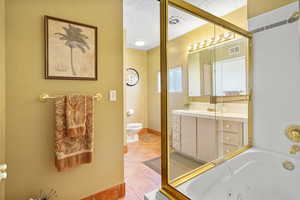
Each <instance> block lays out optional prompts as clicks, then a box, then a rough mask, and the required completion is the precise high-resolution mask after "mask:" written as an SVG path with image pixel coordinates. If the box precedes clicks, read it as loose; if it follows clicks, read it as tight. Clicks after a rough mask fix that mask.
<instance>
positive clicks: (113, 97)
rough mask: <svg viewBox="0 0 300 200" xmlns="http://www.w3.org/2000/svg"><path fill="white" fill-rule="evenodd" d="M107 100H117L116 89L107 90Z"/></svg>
mask: <svg viewBox="0 0 300 200" xmlns="http://www.w3.org/2000/svg"><path fill="white" fill-rule="evenodd" d="M109 100H110V101H117V91H116V90H110V91H109Z"/></svg>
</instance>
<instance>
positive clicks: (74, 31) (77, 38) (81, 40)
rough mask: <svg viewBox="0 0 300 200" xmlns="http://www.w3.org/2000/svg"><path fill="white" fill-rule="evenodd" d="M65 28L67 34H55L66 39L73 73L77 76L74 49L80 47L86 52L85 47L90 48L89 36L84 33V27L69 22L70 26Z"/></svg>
mask: <svg viewBox="0 0 300 200" xmlns="http://www.w3.org/2000/svg"><path fill="white" fill-rule="evenodd" d="M63 29H64V31H65V34H63V33H55V35H59V36H60V38H59V39H60V40H63V41H65V45H66V46H67V47H69V48H70V53H71V59H70V64H71V69H72V74H73V75H74V76H76V75H77V73H76V70H75V67H74V61H73V49H75V48H78V49H80V50H81V52H82V53H86V50H85V49H90V47H89V45H88V44H87V42H86V39H88V37H87V36H86V35H84V34H82V29H80V28H77V27H75V26H72V25H71V24H69V25H68V27H63Z"/></svg>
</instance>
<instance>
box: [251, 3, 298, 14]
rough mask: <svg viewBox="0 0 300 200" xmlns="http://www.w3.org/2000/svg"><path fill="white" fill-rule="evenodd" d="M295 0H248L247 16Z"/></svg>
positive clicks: (261, 12)
mask: <svg viewBox="0 0 300 200" xmlns="http://www.w3.org/2000/svg"><path fill="white" fill-rule="evenodd" d="M295 1H296V0H248V18H251V17H255V16H257V15H260V14H263V13H265V12H268V11H271V10H274V9H276V8H279V7H282V6H285V5H287V4H289V3H292V2H295Z"/></svg>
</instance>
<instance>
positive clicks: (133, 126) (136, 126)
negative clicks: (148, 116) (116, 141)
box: [126, 123, 143, 143]
mask: <svg viewBox="0 0 300 200" xmlns="http://www.w3.org/2000/svg"><path fill="white" fill-rule="evenodd" d="M142 128H143V124H142V123H128V124H127V127H126V133H127V143H131V142H137V141H139V134H138V133H139V131H140V130H142Z"/></svg>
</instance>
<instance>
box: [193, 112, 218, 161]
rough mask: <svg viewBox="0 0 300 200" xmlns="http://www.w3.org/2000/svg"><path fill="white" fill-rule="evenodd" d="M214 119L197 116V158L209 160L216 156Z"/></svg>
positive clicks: (216, 140) (216, 141) (216, 136)
mask: <svg viewBox="0 0 300 200" xmlns="http://www.w3.org/2000/svg"><path fill="white" fill-rule="evenodd" d="M216 130H217V129H216V120H214V119H206V118H197V160H200V161H204V162H210V161H212V160H215V159H217V158H218V135H217V131H216Z"/></svg>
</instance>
